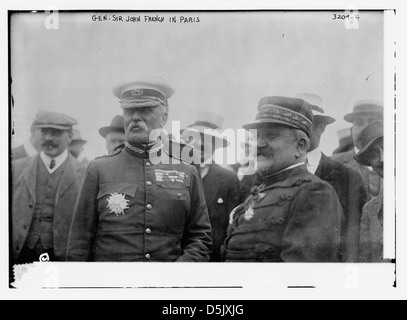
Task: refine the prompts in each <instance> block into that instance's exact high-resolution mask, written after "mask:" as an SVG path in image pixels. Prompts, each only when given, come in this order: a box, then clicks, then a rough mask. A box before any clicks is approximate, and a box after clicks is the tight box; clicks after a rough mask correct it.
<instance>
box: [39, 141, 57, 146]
mask: <svg viewBox="0 0 407 320" xmlns="http://www.w3.org/2000/svg"><path fill="white" fill-rule="evenodd" d="M42 146H43V147H58V145H57V144H55V143H53V142H52V141H45V142H44V143H43V144H42Z"/></svg>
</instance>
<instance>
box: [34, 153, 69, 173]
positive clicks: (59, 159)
mask: <svg viewBox="0 0 407 320" xmlns="http://www.w3.org/2000/svg"><path fill="white" fill-rule="evenodd" d="M40 158H41V160H42V162H43V163H44V164H45V167H46V168H47V170H48V172H49V173H53V172H55V171H56V170H57V169H58V168H59V167H60V166H61V165H62V164H63V163H64V162H65V160H66V159H68V149H65V150H64V152H62V153H61V154H60V155H59V156H56V157H55V158H51V157H49V156H47V155H46V154H45V153H44V151H41V152H40ZM52 159H54V160H55V166H54V167H53V168H52V169H50V167H49V165H50V164H51V160H52Z"/></svg>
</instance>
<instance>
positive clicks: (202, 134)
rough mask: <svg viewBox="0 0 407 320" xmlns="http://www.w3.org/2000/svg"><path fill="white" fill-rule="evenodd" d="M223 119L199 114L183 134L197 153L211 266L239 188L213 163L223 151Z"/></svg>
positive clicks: (233, 177)
mask: <svg viewBox="0 0 407 320" xmlns="http://www.w3.org/2000/svg"><path fill="white" fill-rule="evenodd" d="M222 123H223V118H222V117H221V116H219V115H217V114H214V113H211V112H200V113H199V114H198V116H197V119H196V121H195V122H194V123H193V124H191V125H190V126H188V127H187V129H186V130H184V131H183V134H182V137H183V140H185V141H189V140H190V137H192V138H193V139H192V142H191V145H192V146H193V147H194V148H195V150H197V151H198V152H199V157H198V158H200V161H199V162H200V163H195V165H197V166H198V168H199V171H200V175H201V178H202V181H203V187H204V194H205V200H206V205H207V207H208V213H209V218H210V220H211V224H212V241H213V251H212V254H211V257H210V261H211V262H220V261H221V257H220V248H221V245H222V243H223V241H224V240H225V237H226V232H227V228H228V225H229V214H230V212H231V211H232V210H233V209H234V208H235V207H236V206H238V205H239V204H240V201H239V200H240V187H239V179H238V178H237V175H236V174H235V173H234V172H232V171H231V170H228V169H225V168H222V167H221V166H220V165H218V164H215V163H214V162H213V154H214V152H215V150H216V149H217V148H222V147H227V146H228V145H229V142H228V141H227V140H226V139H225V138H223V137H222V134H221V128H222Z"/></svg>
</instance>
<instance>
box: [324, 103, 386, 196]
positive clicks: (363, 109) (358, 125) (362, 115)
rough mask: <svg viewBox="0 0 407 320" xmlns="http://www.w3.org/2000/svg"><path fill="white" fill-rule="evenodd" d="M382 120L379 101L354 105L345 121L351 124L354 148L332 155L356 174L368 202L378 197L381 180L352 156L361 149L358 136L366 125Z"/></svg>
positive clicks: (381, 109)
mask: <svg viewBox="0 0 407 320" xmlns="http://www.w3.org/2000/svg"><path fill="white" fill-rule="evenodd" d="M382 119H383V105H382V103H381V102H379V101H374V100H361V101H358V102H356V103H355V106H354V109H353V112H352V113H349V114H347V115H346V116H345V120H346V121H348V122H350V123H352V139H353V143H354V145H355V147H354V148H353V149H352V150H350V151H347V152H343V153H338V154H334V155H333V156H332V159H334V160H335V161H338V162H340V163H342V164H344V165H345V166H347V167H348V168H351V169H353V170H355V171H356V172H358V173H359V174H360V175H361V177H362V181H363V183H364V185H365V187H366V188H367V192H368V198H369V200H370V199H372V198H374V197H376V196H378V195H379V194H380V192H381V190H382V188H383V181H382V178H381V177H380V176H379V175H378V174H377V173H376V172H375V171H374V170H372V169H371V168H369V167H367V166H362V165H361V164H359V163H358V162H357V161H356V160H355V159H354V156H355V155H356V153H358V152H359V151H360V149H361V144H360V143H361V142H360V139H359V137H360V134H361V132H362V130H363V129H364V128H366V126H367V125H369V124H370V123H372V122H375V121H378V120H382Z"/></svg>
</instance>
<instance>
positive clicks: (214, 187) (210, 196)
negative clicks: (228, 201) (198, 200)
mask: <svg viewBox="0 0 407 320" xmlns="http://www.w3.org/2000/svg"><path fill="white" fill-rule="evenodd" d="M220 178H221V176H219V175H217V174H216V168H215V165H211V166H210V167H209V171H208V174H207V175H206V177H205V178H204V185H205V187H206V188H205V190H204V191H205V199H206V203H207V204H208V205H209V204H210V203H212V202H213V201H214V200H215V197H216V194H217V193H218V190H219V188H220V184H221V179H220Z"/></svg>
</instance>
